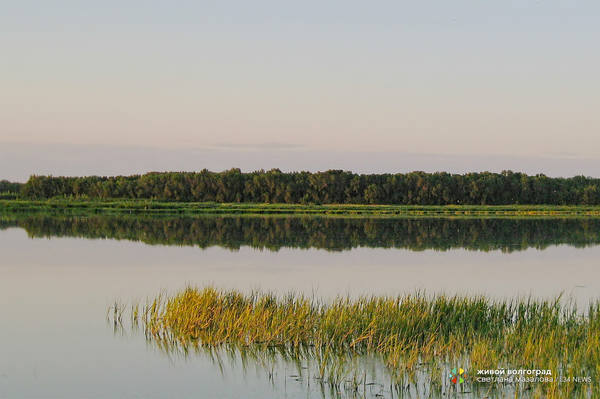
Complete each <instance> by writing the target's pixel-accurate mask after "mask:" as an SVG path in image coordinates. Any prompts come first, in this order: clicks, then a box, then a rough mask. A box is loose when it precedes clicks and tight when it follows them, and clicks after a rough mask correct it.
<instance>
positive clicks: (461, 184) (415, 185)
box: [21, 169, 600, 205]
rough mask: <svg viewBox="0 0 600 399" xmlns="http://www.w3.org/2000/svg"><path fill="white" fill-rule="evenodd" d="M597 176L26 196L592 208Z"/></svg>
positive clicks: (485, 176)
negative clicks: (575, 206) (523, 205)
mask: <svg viewBox="0 0 600 399" xmlns="http://www.w3.org/2000/svg"><path fill="white" fill-rule="evenodd" d="M599 187H600V179H594V178H588V177H584V176H576V177H571V178H550V177H547V176H545V175H542V174H540V175H535V176H528V175H525V174H523V173H514V172H511V171H504V172H502V173H490V172H482V173H467V174H464V175H460V174H449V173H445V172H438V173H425V172H411V173H407V174H400V173H399V174H370V175H365V174H362V175H360V174H354V173H351V172H347V171H342V170H329V171H326V172H316V173H310V172H293V173H283V172H281V171H280V170H279V169H272V170H269V171H263V170H261V171H256V172H251V173H242V172H241V171H240V170H239V169H231V170H227V171H224V172H219V173H216V172H210V171H208V170H206V169H205V170H203V171H201V172H198V173H195V172H194V173H192V172H169V173H156V172H153V173H147V174H144V175H134V176H116V177H98V176H88V177H52V176H32V177H31V178H30V179H29V181H28V182H27V183H26V184H25V185H24V186H23V188H22V191H21V193H22V195H23V196H24V197H26V198H51V197H56V196H61V197H62V196H66V197H83V198H150V199H160V200H170V201H200V202H204V201H217V202H268V203H315V204H335V203H340V204H341V203H354V204H406V205H445V204H474V205H498V204H553V205H575V204H585V205H597V204H600V189H599Z"/></svg>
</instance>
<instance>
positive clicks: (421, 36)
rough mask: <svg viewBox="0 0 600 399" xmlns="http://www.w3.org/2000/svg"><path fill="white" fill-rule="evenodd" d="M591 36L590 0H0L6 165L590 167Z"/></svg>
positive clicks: (594, 149) (19, 171) (599, 146)
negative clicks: (103, 161) (107, 162)
mask: <svg viewBox="0 0 600 399" xmlns="http://www.w3.org/2000/svg"><path fill="white" fill-rule="evenodd" d="M599 41H600V2H598V1H550V0H547V1H482V0H478V1H475V0H471V1H465V0H463V1H460V0H457V1H418V2H416V1H415V2H402V1H393V2H391V1H390V2H364V1H363V2H357V1H343V2H342V1H339V2H337V1H329V2H323V1H302V2H294V3H291V2H283V1H253V2H248V1H214V2H212V1H210V2H209V1H204V2H202V1H180V2H177V3H176V4H175V3H174V2H166V1H143V2H142V1H140V2H134V1H111V0H107V1H102V2H91V1H81V0H80V1H48V2H40V1H26V0H21V1H14V2H10V3H9V2H0V50H1V52H2V57H0V87H1V90H0V178H12V179H19V180H23V179H24V178H26V176H27V175H29V174H30V173H36V172H37V173H42V172H43V173H55V174H58V173H60V174H83V173H86V174H87V173H99V174H104V173H128V172H130V171H131V172H140V171H145V170H166V169H181V168H185V169H190V170H191V169H202V168H205V167H206V168H209V169H222V168H223V167H228V166H232V167H233V166H238V167H241V168H242V169H252V168H254V167H256V165H259V166H260V167H266V168H270V167H280V168H282V169H284V170H285V169H307V170H314V169H317V168H319V169H322V168H329V167H331V168H346V169H354V170H363V171H373V172H377V171H383V170H381V169H382V168H385V171H390V172H395V171H406V170H412V169H427V170H463V169H464V168H469V169H476V170H483V169H492V170H495V169H500V170H501V169H503V167H502V166H500V165H504V164H506V168H512V169H520V170H525V171H528V172H539V171H547V173H549V174H554V175H571V174H578V173H583V174H597V175H600V170H599V168H598V167H597V166H596V165H598V163H600V112H598V109H599V108H600V107H599V106H600V94H599V93H600V79H599V77H598V71H599V70H600V53H599V52H598V51H597V47H598V45H597V43H598V42H599ZM60 145H65V149H64V150H62V152H61V150H59V149H60ZM67 145H68V146H67ZM73 148H79V150H73ZM107 148H111V149H113V150H111V151H112V152H114V154H115V155H114V156H115V157H117V156H119V155H117V154H121V156H124V155H123V154H128V155H126V156H125V159H115V162H114V165H121V166H120V167H119V168H116V169H115V168H112V167H111V166H110V165H105V166H102V165H97V164H94V163H93V162H92V160H93V159H106V157H107V154H106V151H107V150H106V149H107ZM57 151H58V152H57ZM73 151H75V153H79V154H83V153H85V154H87V155H86V156H85V157H81V156H79V157H77V156H72V157H71V155H68V154H74V152H73ZM59 153H61V154H63V156H60V157H58V154H59ZM199 153H206V154H213V155H211V156H203V157H198V156H197V154H199ZM40 154H46V155H40ZM52 154H56V155H55V156H53V155H52ZM149 154H152V155H149ZM173 154H179V155H177V156H173ZM214 154H219V155H218V156H214ZM374 154H375V155H374ZM57 157H58V158H59V159H55V158H57ZM69 157H71V158H69ZM9 158H10V159H11V163H10V165H9V164H8V159H9ZM2 159H4V161H3V160H2ZM169 159H172V161H168V160H169ZM249 159H256V160H257V162H254V161H252V162H251V161H249ZM355 159H361V161H360V165H356V166H355V165H354V164H353V163H352V162H353V160H355ZM381 159H386V160H389V161H385V162H383V163H382V161H381ZM395 159H402V160H403V161H402V162H400V161H398V162H397V163H395V162H394V160H395ZM407 160H410V162H408V161H407ZM536 160H539V162H538V161H536ZM258 161H259V162H258ZM57 162H59V163H57ZM128 162H130V163H129V164H128ZM59 164H60V165H62V166H58V165H59ZM567 164H568V165H569V166H568V167H567V166H565V165H567ZM141 165H143V166H141ZM413 165H414V167H413ZM424 166H425V167H424Z"/></svg>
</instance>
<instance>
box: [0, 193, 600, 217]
mask: <svg viewBox="0 0 600 399" xmlns="http://www.w3.org/2000/svg"><path fill="white" fill-rule="evenodd" d="M22 212H32V213H33V212H35V213H52V214H70V215H75V214H79V215H86V214H122V215H128V214H136V215H156V216H158V215H185V216H194V215H198V216H204V215H206V216H209V215H217V216H218V215H222V216H227V215H236V216H240V215H247V216H277V215H281V216H294V215H297V216H325V217H390V218H394V217H600V206H588V205H363V204H326V205H313V204H310V205H303V204H265V203H214V202H167V201H157V200H138V199H135V200H124V199H111V200H80V199H62V198H60V199H49V200H21V199H11V200H0V213H22Z"/></svg>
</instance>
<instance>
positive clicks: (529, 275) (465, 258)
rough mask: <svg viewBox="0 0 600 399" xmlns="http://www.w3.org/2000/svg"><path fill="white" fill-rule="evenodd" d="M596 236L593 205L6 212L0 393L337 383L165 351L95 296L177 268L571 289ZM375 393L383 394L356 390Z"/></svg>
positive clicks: (140, 294)
mask: <svg viewBox="0 0 600 399" xmlns="http://www.w3.org/2000/svg"><path fill="white" fill-rule="evenodd" d="M598 244H600V221H596V220H577V219H552V220H548V219H528V220H516V219H454V220H452V219H401V220H389V219H320V218H197V219H178V218H161V219H152V218H123V217H91V218H73V217H37V216H36V217H34V216H31V217H30V216H19V217H6V218H3V219H0V315H2V324H1V328H0V397H1V398H65V397H68V398H83V397H89V398H111V397H127V398H129V397H132V398H136V397H139V398H151V397H157V398H164V397H201V398H242V397H245V398H267V397H273V398H306V397H315V398H318V397H323V396H324V397H335V395H334V396H331V395H329V394H328V393H327V392H325V393H324V392H321V390H320V389H319V387H318V386H317V385H316V384H312V385H310V386H308V384H307V383H309V382H308V381H305V380H302V378H300V377H293V376H295V375H297V370H295V368H294V365H293V364H284V363H282V365H280V366H279V367H278V369H277V370H276V373H275V376H274V377H273V378H272V379H269V378H267V377H266V373H265V369H264V367H262V366H260V364H258V363H256V364H254V363H253V362H252V361H250V362H247V363H246V364H245V367H243V366H244V365H243V363H242V362H241V361H240V359H239V357H236V356H237V355H233V357H231V358H229V357H227V356H224V358H223V362H222V364H221V365H220V366H219V363H218V362H217V361H215V360H214V359H212V360H211V358H210V356H207V355H195V356H189V357H187V358H182V357H179V356H168V355H166V354H165V353H164V352H161V351H160V350H158V349H157V348H155V347H154V346H153V345H152V344H149V343H147V342H146V341H145V339H144V337H143V335H142V334H139V333H135V332H133V331H131V330H128V329H125V330H118V331H116V333H115V331H113V328H112V326H110V324H108V323H107V321H106V310H107V308H108V306H109V305H110V304H111V303H112V302H114V300H115V299H121V300H123V301H126V302H130V301H132V300H143V299H145V298H147V297H151V296H154V295H155V294H157V293H158V292H160V291H167V292H174V291H176V290H178V289H181V288H183V287H185V286H186V285H187V284H193V285H198V286H205V285H214V286H217V287H219V288H235V289H239V290H242V291H250V290H252V289H257V288H260V289H263V290H272V291H276V292H278V293H285V292H288V291H296V292H303V293H306V294H309V295H316V296H319V297H325V298H332V297H335V296H338V295H352V296H357V295H363V294H364V295H372V294H388V295H397V294H402V293H407V292H409V293H410V292H414V291H416V290H424V291H426V292H427V293H438V292H444V293H450V294H455V293H459V294H485V295H489V296H492V297H497V298H504V297H513V296H518V295H520V296H528V295H532V296H535V297H544V298H547V297H553V296H556V295H558V294H560V293H563V294H564V295H566V296H569V297H572V298H573V299H574V300H576V301H577V302H578V303H580V304H582V305H583V304H585V303H587V301H589V300H590V299H591V298H596V297H598V296H599V295H598V294H599V293H600V267H598V259H600V246H598ZM288 367H289V369H288ZM299 380H300V381H299ZM377 393H383V394H384V396H387V397H390V396H389V393H388V392H387V391H385V389H383V390H379V391H377V390H375V391H372V392H370V393H369V392H367V397H375V394H377ZM463 397H464V396H463Z"/></svg>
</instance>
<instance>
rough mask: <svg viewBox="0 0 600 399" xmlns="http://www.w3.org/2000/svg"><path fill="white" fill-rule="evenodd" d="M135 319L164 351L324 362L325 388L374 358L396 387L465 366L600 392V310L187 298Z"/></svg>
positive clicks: (453, 302) (430, 301)
mask: <svg viewBox="0 0 600 399" xmlns="http://www.w3.org/2000/svg"><path fill="white" fill-rule="evenodd" d="M115 308H116V306H115ZM133 309H135V311H132V318H133V321H134V323H136V324H137V323H138V322H141V324H142V325H143V326H144V327H145V329H146V332H147V336H148V337H151V338H152V339H154V340H155V341H157V342H159V343H161V345H173V344H176V345H179V346H181V347H184V348H185V347H187V346H189V345H194V346H205V347H206V346H208V347H219V346H223V345H230V346H237V347H243V348H248V347H252V348H259V349H260V348H263V349H265V350H266V349H267V348H280V349H281V350H285V351H287V352H291V353H296V354H298V355H302V356H310V357H312V358H314V359H317V360H318V363H319V364H321V365H322V367H321V369H320V370H319V374H320V377H321V378H323V377H326V375H327V373H331V370H335V369H336V367H338V366H339V364H340V361H339V359H348V358H351V357H352V356H358V355H370V354H376V355H378V356H381V357H382V359H383V361H384V362H385V364H386V365H387V367H388V369H389V370H390V372H391V374H393V375H395V376H396V378H397V381H410V380H411V376H414V373H415V371H416V370H417V369H418V368H419V367H422V366H423V365H426V366H427V367H428V370H429V372H430V373H431V374H432V375H434V376H439V375H441V374H442V373H441V371H440V370H442V369H443V368H444V367H445V366H447V365H448V364H449V363H452V362H457V361H460V362H462V363H461V364H465V365H468V367H469V368H470V369H471V370H476V369H497V368H511V367H512V368H515V367H516V368H525V369H551V370H552V373H553V376H554V377H555V379H556V380H557V381H556V382H554V383H550V384H538V385H536V388H535V389H537V390H539V391H540V392H543V393H544V395H546V397H566V396H565V395H571V394H574V393H578V392H579V393H581V394H583V395H588V394H589V392H591V391H590V389H593V390H594V394H596V393H597V390H598V379H597V378H598V376H599V375H600V301H597V302H595V303H593V304H591V305H590V306H589V308H588V309H587V310H586V311H585V312H581V311H579V310H578V309H577V308H576V305H575V304H573V303H564V302H563V301H561V300H560V299H556V300H553V301H544V300H533V299H518V300H507V301H493V300H490V299H488V298H485V297H481V296H478V297H460V296H444V295H440V296H435V297H428V296H426V295H424V294H413V295H406V296H400V297H361V298H357V299H350V298H338V299H336V300H333V301H332V302H320V301H318V300H314V299H309V298H307V297H305V296H302V295H294V294H292V295H287V296H283V297H278V296H275V295H273V294H268V293H260V292H254V293H251V294H248V295H245V294H242V293H240V292H236V291H219V290H216V289H214V288H204V289H196V288H187V289H185V290H183V291H182V292H180V293H178V294H176V295H174V296H171V297H166V296H159V297H157V298H156V299H154V300H152V301H151V302H149V303H148V304H146V305H145V306H143V307H142V308H141V310H140V309H138V307H137V306H135V308H133ZM345 361H347V360H345ZM334 374H335V373H334ZM560 375H564V376H567V375H568V376H589V377H592V381H593V383H592V384H591V385H590V384H588V385H585V384H562V385H561V384H559V383H558V379H559V378H558V377H559V376H560ZM331 378H333V377H331ZM442 379H443V378H442ZM431 382H432V383H437V384H439V383H440V379H439V378H432V379H431ZM559 385H560V386H559ZM540 394H541V393H540Z"/></svg>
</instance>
